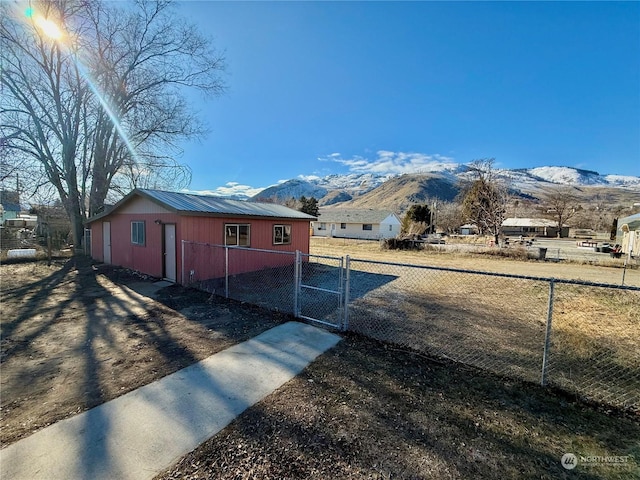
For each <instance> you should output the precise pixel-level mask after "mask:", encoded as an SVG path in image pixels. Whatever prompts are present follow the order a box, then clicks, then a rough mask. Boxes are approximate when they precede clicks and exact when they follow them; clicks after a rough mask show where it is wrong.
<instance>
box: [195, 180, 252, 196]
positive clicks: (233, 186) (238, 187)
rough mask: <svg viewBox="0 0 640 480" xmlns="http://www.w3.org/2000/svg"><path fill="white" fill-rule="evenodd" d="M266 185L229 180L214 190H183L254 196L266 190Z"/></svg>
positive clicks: (221, 194)
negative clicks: (257, 185)
mask: <svg viewBox="0 0 640 480" xmlns="http://www.w3.org/2000/svg"><path fill="white" fill-rule="evenodd" d="M264 189H265V187H260V188H255V187H251V186H249V185H242V184H241V183H238V182H227V183H225V184H224V185H223V186H221V187H218V188H215V189H213V190H183V191H184V193H192V194H194V195H213V196H215V197H253V196H254V195H256V194H257V193H260V192H261V191H262V190H264Z"/></svg>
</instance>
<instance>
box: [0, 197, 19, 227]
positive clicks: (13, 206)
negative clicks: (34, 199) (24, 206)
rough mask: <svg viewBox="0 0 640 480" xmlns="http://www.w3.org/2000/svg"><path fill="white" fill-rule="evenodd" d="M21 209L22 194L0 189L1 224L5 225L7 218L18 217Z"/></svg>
mask: <svg viewBox="0 0 640 480" xmlns="http://www.w3.org/2000/svg"><path fill="white" fill-rule="evenodd" d="M20 211H21V209H20V196H19V195H18V193H17V192H11V191H8V190H2V191H0V225H5V224H6V223H7V220H13V219H14V218H18V215H19V214H20Z"/></svg>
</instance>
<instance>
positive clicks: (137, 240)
mask: <svg viewBox="0 0 640 480" xmlns="http://www.w3.org/2000/svg"><path fill="white" fill-rule="evenodd" d="M131 243H133V244H134V245H144V222H140V221H134V222H131Z"/></svg>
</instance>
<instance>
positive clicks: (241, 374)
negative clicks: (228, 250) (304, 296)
mask: <svg viewBox="0 0 640 480" xmlns="http://www.w3.org/2000/svg"><path fill="white" fill-rule="evenodd" d="M339 341H340V337H339V336H337V335H334V334H332V333H329V332H327V331H325V330H321V329H319V328H316V327H313V326H311V325H306V324H302V323H298V322H288V323H285V324H283V325H279V326H277V327H275V328H272V329H271V330H268V331H266V332H264V333H262V334H260V335H258V336H257V337H255V338H253V339H251V340H248V341H246V342H243V343H241V344H238V345H235V346H233V347H231V348H228V349H227V350H224V351H222V352H220V353H217V354H215V355H212V356H211V357H209V358H207V359H205V360H203V361H201V362H199V363H196V364H194V365H191V366H190V367H187V368H184V369H182V370H180V371H178V372H176V373H173V374H171V375H168V376H166V377H164V378H162V379H160V380H158V381H156V382H154V383H151V384H149V385H146V386H144V387H141V388H138V389H137V390H134V391H132V392H129V393H127V394H126V395H123V396H121V397H118V398H116V399H114V400H112V401H110V402H107V403H105V404H103V405H100V406H98V407H95V408H92V409H91V410H88V411H87V412H84V413H81V414H79V415H76V416H74V417H72V418H68V419H66V420H62V421H60V422H58V423H55V424H53V425H51V426H49V427H47V428H45V429H43V430H40V431H39V432H36V433H34V434H33V435H31V436H29V437H27V438H24V439H22V440H20V441H18V442H16V443H14V444H12V445H9V446H8V447H6V448H4V449H2V450H0V478H2V479H3V480H9V479H29V480H35V479H46V480H56V479H65V480H73V479H92V480H97V479H109V480H114V479H136V480H137V479H148V478H153V477H154V476H155V475H156V474H158V473H159V472H161V471H162V470H164V469H166V468H167V467H169V466H171V464H173V463H174V462H175V461H177V460H178V459H179V458H181V457H182V456H183V455H185V454H186V453H188V452H190V451H191V450H193V449H194V448H196V447H197V446H198V445H200V444H201V443H202V442H204V441H205V440H207V439H208V438H210V437H212V436H213V435H215V434H216V433H217V432H219V431H220V430H222V429H223V428H224V427H225V426H226V425H228V424H229V423H230V422H231V421H232V420H233V419H234V418H235V417H236V416H237V415H238V414H240V413H241V412H242V411H244V410H245V409H246V408H248V407H250V406H251V405H253V404H254V403H256V402H258V401H259V400H261V399H262V398H264V397H265V396H267V395H268V394H270V393H271V392H273V391H274V390H275V389H277V388H278V387H280V386H281V385H283V384H284V383H285V382H287V381H288V380H290V379H291V378H293V377H294V376H295V375H297V374H298V373H300V372H301V371H302V370H303V369H304V368H305V367H306V366H307V365H308V364H309V363H310V362H311V361H313V360H314V359H315V358H316V357H317V356H318V355H320V354H321V353H323V352H324V351H326V350H327V349H329V348H331V347H333V346H334V345H335V344H336V343H338V342H339Z"/></svg>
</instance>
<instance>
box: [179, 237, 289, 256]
mask: <svg viewBox="0 0 640 480" xmlns="http://www.w3.org/2000/svg"><path fill="white" fill-rule="evenodd" d="M182 243H187V244H191V245H201V246H203V247H217V248H229V249H232V250H243V251H247V252H264V253H280V254H282V255H295V254H296V252H289V251H286V250H266V249H264V248H251V247H242V246H238V245H221V244H218V243H206V242H193V241H191V240H182Z"/></svg>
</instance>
